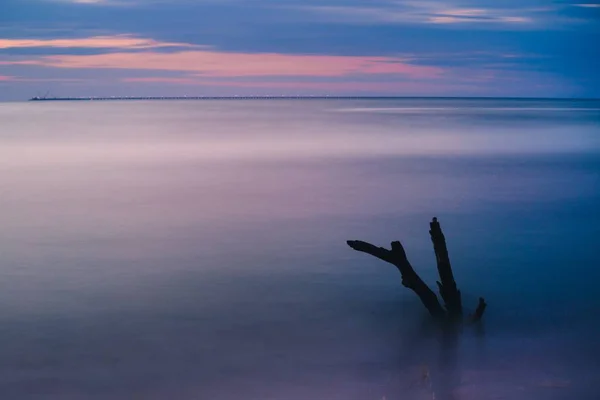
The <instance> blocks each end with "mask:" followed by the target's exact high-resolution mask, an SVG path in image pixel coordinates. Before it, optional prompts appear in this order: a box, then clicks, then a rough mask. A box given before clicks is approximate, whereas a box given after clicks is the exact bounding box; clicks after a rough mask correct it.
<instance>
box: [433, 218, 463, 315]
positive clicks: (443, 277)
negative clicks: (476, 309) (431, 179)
mask: <svg viewBox="0 0 600 400" xmlns="http://www.w3.org/2000/svg"><path fill="white" fill-rule="evenodd" d="M429 227H430V228H431V229H430V230H429V235H430V236H431V241H432V242H433V250H434V251H435V258H436V261H437V270H438V274H439V275H440V281H441V282H440V281H438V282H437V285H438V289H439V291H440V296H442V300H444V305H445V307H446V311H447V312H448V316H449V317H452V318H455V317H460V316H461V315H462V301H461V298H460V290H458V288H457V287H456V281H454V274H453V273H452V266H451V265H450V258H449V257H448V249H447V248H446V238H445V237H444V233H443V232H442V228H441V227H440V223H439V222H438V220H437V218H433V221H431V222H430V223H429Z"/></svg>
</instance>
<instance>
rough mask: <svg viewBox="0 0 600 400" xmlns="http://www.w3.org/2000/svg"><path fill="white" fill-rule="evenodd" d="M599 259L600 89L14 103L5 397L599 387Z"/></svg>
mask: <svg viewBox="0 0 600 400" xmlns="http://www.w3.org/2000/svg"><path fill="white" fill-rule="evenodd" d="M433 217H437V218H438V219H439V221H440V223H441V225H442V229H443V230H444V233H445V235H446V240H447V244H448V250H449V254H450V259H451V261H452V265H453V269H454V276H455V278H456V281H457V284H458V286H459V288H460V290H461V292H462V297H463V303H464V306H465V314H466V315H468V314H469V313H470V312H472V311H473V309H474V308H475V307H476V305H477V300H478V298H479V297H480V296H481V297H484V298H485V300H486V302H487V303H488V308H487V310H486V313H485V315H484V317H483V319H482V321H481V322H480V323H477V324H464V325H462V326H461V327H460V329H459V330H458V331H457V332H454V333H453V334H452V335H449V334H448V333H447V332H445V331H443V330H440V328H439V327H438V326H437V325H436V324H434V323H432V321H431V317H429V315H428V314H427V311H426V309H425V308H424V307H423V305H422V304H421V303H420V302H419V299H418V298H417V296H416V295H415V294H414V293H413V292H411V291H410V290H409V289H407V288H405V287H403V286H402V284H401V279H400V273H399V272H398V270H397V269H396V268H395V267H394V266H392V265H390V264H386V263H385V262H383V261H381V260H379V259H376V258H375V257H372V256H370V255H367V254H364V253H359V252H356V251H354V250H352V249H351V248H350V247H348V246H347V244H346V241H347V240H350V239H352V240H354V239H357V240H365V241H368V242H370V243H373V244H376V245H377V246H383V247H388V248H389V246H390V242H392V241H395V240H399V241H401V242H402V244H403V245H404V247H405V249H406V252H407V255H408V258H409V260H410V261H411V263H412V265H413V266H414V268H415V270H416V271H417V272H418V273H419V274H420V276H421V277H422V278H423V280H424V281H425V282H427V283H428V284H429V285H430V287H431V288H433V289H434V290H437V288H436V284H435V282H436V280H437V279H439V278H438V277H437V269H436V260H435V254H434V252H433V248H432V244H431V240H430V237H429V233H428V230H429V222H430V221H431V219H432V218H433ZM599 249H600V101H596V100H568V99H563V100H546V99H418V98H403V99H347V100H346V99H280V100H275V99H270V100H267V99H255V100H197V101H196V100H188V101H185V100H184V101H75V102H55V101H46V102H21V103H0V399H2V400H12V399H15V400H29V399H43V400H54V399H56V400H71V399H72V400H80V399H81V400H87V399H93V400H99V399H102V400H104V399H111V400H121V399H122V400H125V399H127V400H130V399H144V400H153V399H177V400H383V399H385V400H413V399H415V400H421V399H431V400H433V399H435V400H488V399H489V400H492V399H493V400H500V399H507V400H537V399H540V400H542V399H543V400H559V399H560V400H563V399H564V400H574V399H576V400H596V399H599V398H600V258H599V254H600V253H599Z"/></svg>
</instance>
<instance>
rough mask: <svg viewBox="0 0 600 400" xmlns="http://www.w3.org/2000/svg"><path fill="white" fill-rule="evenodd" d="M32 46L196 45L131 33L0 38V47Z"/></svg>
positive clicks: (138, 47)
mask: <svg viewBox="0 0 600 400" xmlns="http://www.w3.org/2000/svg"><path fill="white" fill-rule="evenodd" d="M33 47H51V48H89V49H108V48H120V49H152V48H164V47H198V46H194V45H191V44H186V43H170V42H159V41H156V40H153V39H144V38H138V37H135V36H132V35H114V36H93V37H89V38H77V39H0V49H18V48H33Z"/></svg>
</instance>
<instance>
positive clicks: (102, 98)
mask: <svg viewBox="0 0 600 400" xmlns="http://www.w3.org/2000/svg"><path fill="white" fill-rule="evenodd" d="M344 99H347V100H369V99H372V100H385V99H390V100H393V99H465V100H469V99H473V100H485V99H489V100H494V99H495V100H500V99H504V100H586V101H594V100H600V98H596V97H527V96H377V95H373V96H339V95H301V96H293V95H260V96H259V95H257V96H253V95H245V96H57V97H40V96H34V97H31V98H29V99H28V100H27V101H29V102H37V101H136V100H137V101H140V100H153V101H156V100H164V101H169V100H171V101H172V100H344Z"/></svg>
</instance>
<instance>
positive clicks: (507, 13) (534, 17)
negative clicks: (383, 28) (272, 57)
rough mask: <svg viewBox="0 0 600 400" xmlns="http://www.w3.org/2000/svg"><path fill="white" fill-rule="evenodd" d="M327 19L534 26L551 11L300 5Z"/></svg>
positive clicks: (433, 4)
mask: <svg viewBox="0 0 600 400" xmlns="http://www.w3.org/2000/svg"><path fill="white" fill-rule="evenodd" d="M300 9H302V10H304V11H308V12H312V13H315V14H317V15H321V16H322V17H324V18H326V19H332V20H334V21H338V22H347V23H352V22H354V23H387V24H426V25H427V24H437V25H439V24H454V25H457V24H465V25H466V24H468V25H469V26H507V27H510V26H525V25H531V26H533V25H534V24H536V23H538V24H539V23H540V22H541V21H542V20H543V19H544V18H543V17H542V16H543V15H544V14H545V13H548V12H551V11H553V9H551V8H526V7H520V8H492V7H487V8H484V7H476V8H473V7H455V6H453V5H451V4H448V3H443V2H437V1H426V0H424V1H419V2H416V1H388V2H383V3H378V4H377V3H376V4H375V5H373V6H352V5H342V6H320V5H318V6H301V7H300Z"/></svg>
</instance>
